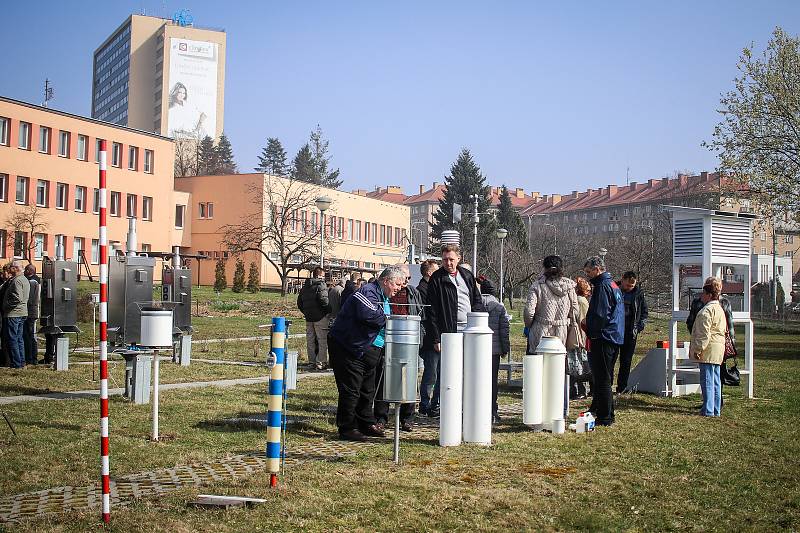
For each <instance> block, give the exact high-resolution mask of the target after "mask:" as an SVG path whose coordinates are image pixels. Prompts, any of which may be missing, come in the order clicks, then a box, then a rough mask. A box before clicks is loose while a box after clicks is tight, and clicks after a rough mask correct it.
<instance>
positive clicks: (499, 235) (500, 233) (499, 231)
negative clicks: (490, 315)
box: [494, 228, 508, 303]
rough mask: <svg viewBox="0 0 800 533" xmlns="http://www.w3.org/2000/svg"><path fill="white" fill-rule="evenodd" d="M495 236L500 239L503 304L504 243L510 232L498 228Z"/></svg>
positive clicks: (501, 297) (501, 294) (501, 301)
mask: <svg viewBox="0 0 800 533" xmlns="http://www.w3.org/2000/svg"><path fill="white" fill-rule="evenodd" d="M494 234H495V235H496V236H497V238H498V239H500V303H503V285H504V278H503V242H505V240H506V237H507V236H508V230H507V229H505V228H497V231H495V232H494Z"/></svg>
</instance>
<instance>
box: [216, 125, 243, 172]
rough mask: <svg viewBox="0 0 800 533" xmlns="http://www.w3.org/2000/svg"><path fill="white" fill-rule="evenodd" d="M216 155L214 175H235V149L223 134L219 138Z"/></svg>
mask: <svg viewBox="0 0 800 533" xmlns="http://www.w3.org/2000/svg"><path fill="white" fill-rule="evenodd" d="M215 153H216V168H215V169H214V172H213V174H235V173H236V172H237V170H238V169H237V168H236V162H235V161H234V160H233V147H232V146H231V142H230V141H229V140H228V137H227V136H226V135H225V133H223V134H222V135H220V136H219V142H218V143H217V148H216V150H215Z"/></svg>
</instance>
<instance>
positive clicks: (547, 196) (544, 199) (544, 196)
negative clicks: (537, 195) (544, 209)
mask: <svg viewBox="0 0 800 533" xmlns="http://www.w3.org/2000/svg"><path fill="white" fill-rule="evenodd" d="M549 198H550V195H549V194H545V195H543V196H542V201H543V202H547V200H548V199H549Z"/></svg>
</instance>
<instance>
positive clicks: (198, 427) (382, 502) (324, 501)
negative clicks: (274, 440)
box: [0, 322, 800, 531]
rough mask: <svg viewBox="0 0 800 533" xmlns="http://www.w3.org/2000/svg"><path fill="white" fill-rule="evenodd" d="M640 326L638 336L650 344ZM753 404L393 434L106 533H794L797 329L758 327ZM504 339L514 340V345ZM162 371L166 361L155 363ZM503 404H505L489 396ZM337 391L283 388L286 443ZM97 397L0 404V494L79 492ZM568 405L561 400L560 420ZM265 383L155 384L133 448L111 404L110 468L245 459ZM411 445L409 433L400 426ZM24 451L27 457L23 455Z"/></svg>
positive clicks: (87, 518) (652, 408)
mask: <svg viewBox="0 0 800 533" xmlns="http://www.w3.org/2000/svg"><path fill="white" fill-rule="evenodd" d="M665 331H666V323H665V322H655V323H653V324H651V328H650V331H649V332H648V334H647V336H646V337H645V338H643V339H642V346H643V348H642V349H641V350H640V351H641V352H643V351H644V346H645V345H646V344H651V342H652V341H653V340H654V339H655V338H660V337H663V336H664V332H665ZM757 333H758V336H757V339H756V343H757V345H756V356H757V363H756V364H757V367H756V368H757V381H756V389H755V390H756V395H757V397H758V398H759V399H758V400H745V399H743V398H742V390H741V388H733V387H729V388H726V389H725V391H726V397H725V406H724V409H723V416H722V418H720V419H705V418H702V417H699V416H697V415H696V414H695V413H696V411H697V408H698V406H699V397H698V396H697V395H694V396H687V397H681V398H674V399H673V398H656V397H653V396H648V395H643V394H636V395H631V396H624V397H622V398H621V400H620V402H619V406H618V411H617V421H618V422H617V424H615V426H614V427H612V428H599V429H598V430H597V431H596V432H595V433H593V434H589V435H577V434H574V433H567V434H565V435H562V436H554V435H549V434H537V433H532V432H530V431H528V430H527V429H526V428H525V427H524V426H522V425H521V424H520V422H521V421H520V419H519V418H516V419H515V418H509V419H508V420H507V421H506V422H505V423H504V424H502V425H500V426H499V427H498V428H496V431H495V432H494V434H493V439H494V445H493V446H492V447H491V448H483V447H476V446H461V447H458V448H452V449H442V448H440V447H438V445H437V443H436V441H434V440H427V439H425V438H416V439H415V438H411V439H407V440H404V442H403V447H402V452H401V454H402V458H403V464H401V465H400V466H399V467H397V466H395V465H394V464H393V463H392V461H391V455H392V450H391V444H390V442H389V441H386V442H385V443H384V444H381V445H379V446H375V447H372V448H369V449H366V450H365V451H364V452H363V453H361V454H359V455H357V456H355V457H353V458H349V459H345V460H341V461H335V462H321V461H319V462H310V463H306V464H304V465H302V466H299V467H296V468H293V469H291V470H290V471H289V472H288V473H287V476H286V478H285V479H282V480H281V487H280V488H279V489H278V490H272V489H269V488H268V476H267V475H266V474H265V475H254V476H250V477H247V478H243V479H237V480H236V481H231V482H228V483H218V484H216V485H213V486H209V487H203V488H201V489H199V491H200V492H204V493H216V494H220V493H222V494H238V495H247V496H254V497H264V498H267V499H268V500H269V502H268V504H267V505H263V506H260V507H257V508H254V509H252V510H230V511H203V510H197V509H194V508H192V507H190V506H188V505H187V501H188V500H190V499H191V498H192V497H193V496H194V495H195V494H197V492H198V490H184V491H182V492H179V493H175V494H171V495H169V496H167V497H163V498H158V499H146V500H142V501H139V502H137V503H135V504H133V505H131V506H129V507H125V508H115V509H113V511H112V521H113V524H114V527H115V528H116V529H117V530H119V531H152V530H154V529H158V530H173V531H205V530H209V531H257V530H259V531H260V530H268V531H285V530H296V531H300V530H303V531H375V530H388V531H395V530H403V531H412V530H413V531H419V530H424V531H428V530H439V531H445V530H470V531H472V530H480V531H499V530H542V529H548V530H564V529H566V530H574V529H583V530H622V529H625V530H658V531H662V530H687V529H688V530H696V531H701V530H723V531H729V530H758V531H774V530H796V529H798V528H800V468H798V467H797V464H798V462H797V457H799V456H800V439H798V438H797V435H798V433H797V431H796V430H795V429H794V425H793V420H794V419H796V418H797V417H798V416H800V389H799V388H798V384H800V367H798V352H797V341H798V339H799V338H800V336H798V334H800V332H798V331H790V332H777V331H773V330H759V331H758V332H757ZM515 336H516V337H517V338H516V339H515V344H519V343H521V339H520V338H519V336H518V335H517V334H516V333H515ZM168 366H170V365H165V367H168ZM503 393H504V397H503V399H504V400H506V401H510V400H512V399H517V400H518V398H519V392H518V391H503ZM335 401H336V393H335V388H334V386H333V381H332V379H330V378H322V379H313V380H303V381H301V382H300V388H299V390H297V391H295V392H293V393H291V395H290V399H289V402H290V404H289V408H290V411H291V412H292V413H293V414H301V415H304V416H307V417H309V419H310V422H309V423H308V424H307V425H306V424H304V425H303V426H302V427H297V428H294V427H291V426H290V432H289V439H290V440H289V446H290V447H291V445H292V444H293V443H298V442H307V441H320V440H325V439H331V438H334V434H335V426H333V425H332V420H331V419H330V416H329V415H328V414H327V412H325V411H323V409H324V408H325V407H326V406H330V405H333V404H334V403H335ZM97 404H98V402H97V401H93V400H75V401H70V402H37V403H27V404H14V405H9V406H6V407H5V408H4V410H5V411H6V413H7V414H8V415H9V416H10V417H11V418H12V420H14V421H15V423H16V424H17V431H18V433H19V437H18V438H16V439H15V438H12V437H11V435H10V433H9V432H8V431H4V430H2V429H0V446H2V449H3V459H4V461H3V464H4V466H5V467H6V468H3V469H2V470H0V487H1V488H0V493H2V494H5V495H9V494H14V493H17V492H21V491H29V490H37V489H44V488H48V487H52V486H58V485H61V484H67V483H69V484H75V485H84V484H90V483H93V482H95V481H96V480H97V478H98V470H99V465H98V457H97V455H98V451H97V442H98V428H97V426H98V421H97V417H98V405H97ZM584 406H585V403H579V402H575V403H573V405H572V412H573V416H574V414H575V413H576V412H577V410H579V409H580V408H582V407H584ZM265 410H266V396H265V387H264V386H245V387H235V388H226V389H217V388H206V389H193V390H184V391H167V392H165V393H164V394H163V397H162V416H161V428H162V432H163V433H165V434H169V435H171V436H174V439H172V440H168V441H165V442H161V443H157V444H154V443H151V442H148V441H147V439H146V437H147V435H148V434H149V428H150V425H149V424H150V421H149V412H150V411H149V407H148V406H133V405H130V404H128V403H126V402H124V401H123V400H121V399H118V398H117V399H113V400H112V402H111V428H112V429H111V465H112V476H119V475H123V474H126V473H134V472H140V471H143V470H147V469H153V468H159V467H165V466H171V465H174V464H185V463H188V462H194V461H202V460H208V459H213V458H219V457H222V456H224V455H225V454H227V453H245V452H254V453H262V452H263V449H264V444H265V439H266V435H265V431H264V430H263V429H255V428H247V427H231V426H225V425H222V424H220V423H219V420H220V419H222V418H226V417H238V416H246V415H251V414H257V413H263V412H264V411H265ZM412 437H413V434H412ZM32 452H35V453H32ZM95 527H97V513H96V512H91V513H86V514H82V515H78V514H72V515H69V517H65V516H57V517H52V518H46V519H39V520H36V521H31V522H26V523H23V524H17V525H14V526H13V530H14V531H43V530H48V531H85V530H89V529H94V528H95Z"/></svg>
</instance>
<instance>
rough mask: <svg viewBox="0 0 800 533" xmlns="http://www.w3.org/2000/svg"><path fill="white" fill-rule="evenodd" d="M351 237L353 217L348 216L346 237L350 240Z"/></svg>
mask: <svg viewBox="0 0 800 533" xmlns="http://www.w3.org/2000/svg"><path fill="white" fill-rule="evenodd" d="M353 237H354V235H353V219H352V218H348V219H347V239H348V240H351V241H352V240H353Z"/></svg>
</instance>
